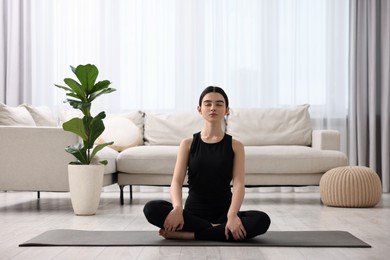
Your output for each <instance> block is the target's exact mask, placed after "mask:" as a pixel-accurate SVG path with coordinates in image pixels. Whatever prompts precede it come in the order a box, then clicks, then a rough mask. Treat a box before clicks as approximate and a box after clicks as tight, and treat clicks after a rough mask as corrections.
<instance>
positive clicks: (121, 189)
mask: <svg viewBox="0 0 390 260" xmlns="http://www.w3.org/2000/svg"><path fill="white" fill-rule="evenodd" d="M123 188H124V186H123V185H119V190H120V203H121V205H123V204H124V201H123Z"/></svg>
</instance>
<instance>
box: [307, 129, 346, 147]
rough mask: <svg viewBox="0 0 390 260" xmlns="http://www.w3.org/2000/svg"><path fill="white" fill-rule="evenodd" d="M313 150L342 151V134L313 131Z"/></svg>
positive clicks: (330, 131)
mask: <svg viewBox="0 0 390 260" xmlns="http://www.w3.org/2000/svg"><path fill="white" fill-rule="evenodd" d="M311 146H312V148H314V149H320V150H337V151H340V133H339V131H337V130H313V132H312V144H311Z"/></svg>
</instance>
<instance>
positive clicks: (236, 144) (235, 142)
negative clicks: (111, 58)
mask: <svg viewBox="0 0 390 260" xmlns="http://www.w3.org/2000/svg"><path fill="white" fill-rule="evenodd" d="M232 146H233V150H235V151H236V150H237V149H244V145H243V144H242V143H241V142H240V141H239V140H237V139H234V138H232Z"/></svg>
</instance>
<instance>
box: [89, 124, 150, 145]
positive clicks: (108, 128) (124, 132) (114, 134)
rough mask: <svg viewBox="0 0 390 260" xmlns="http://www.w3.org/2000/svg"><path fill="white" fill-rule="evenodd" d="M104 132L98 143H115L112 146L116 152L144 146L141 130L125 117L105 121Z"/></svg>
mask: <svg viewBox="0 0 390 260" xmlns="http://www.w3.org/2000/svg"><path fill="white" fill-rule="evenodd" d="M104 126H105V129H104V132H103V133H102V134H101V135H100V136H99V138H98V139H97V141H96V143H98V144H101V143H106V142H111V141H113V142H114V144H112V145H110V147H111V148H113V149H114V150H116V151H118V152H121V151H123V150H125V149H126V148H129V147H133V146H137V145H140V144H142V142H143V140H142V134H141V131H140V129H139V128H138V127H137V126H136V125H135V124H134V123H133V122H132V121H131V120H129V119H127V118H124V117H111V118H107V119H105V120H104Z"/></svg>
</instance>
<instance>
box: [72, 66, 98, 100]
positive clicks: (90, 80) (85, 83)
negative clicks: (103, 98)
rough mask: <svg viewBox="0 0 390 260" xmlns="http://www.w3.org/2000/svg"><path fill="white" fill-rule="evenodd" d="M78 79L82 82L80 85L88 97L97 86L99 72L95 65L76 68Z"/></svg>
mask: <svg viewBox="0 0 390 260" xmlns="http://www.w3.org/2000/svg"><path fill="white" fill-rule="evenodd" d="M75 74H76V76H77V78H78V79H79V80H80V83H81V85H82V87H83V89H84V91H85V94H86V95H89V94H91V92H92V89H93V87H94V85H95V82H96V79H97V76H98V75H99V70H98V69H97V68H96V66H95V65H91V64H87V65H79V66H77V68H76V72H75Z"/></svg>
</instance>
